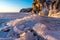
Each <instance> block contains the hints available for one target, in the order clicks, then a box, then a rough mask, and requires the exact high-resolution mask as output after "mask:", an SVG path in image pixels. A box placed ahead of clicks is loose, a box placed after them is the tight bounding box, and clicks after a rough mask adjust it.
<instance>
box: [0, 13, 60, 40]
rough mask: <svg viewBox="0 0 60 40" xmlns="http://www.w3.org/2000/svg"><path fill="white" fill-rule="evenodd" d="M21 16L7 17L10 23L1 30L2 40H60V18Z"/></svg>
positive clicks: (24, 14)
mask: <svg viewBox="0 0 60 40" xmlns="http://www.w3.org/2000/svg"><path fill="white" fill-rule="evenodd" d="M21 14H22V15H21ZM21 14H14V15H10V14H9V16H6V17H9V18H8V19H10V21H8V22H7V23H6V24H5V27H4V28H2V29H0V40H60V19H59V18H51V17H42V16H39V15H34V14H33V15H31V13H21ZM7 15H8V14H7ZM13 16H14V17H15V18H14V17H13ZM6 17H5V18H6ZM11 18H12V19H13V20H11Z"/></svg>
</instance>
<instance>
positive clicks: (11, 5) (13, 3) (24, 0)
mask: <svg viewBox="0 0 60 40" xmlns="http://www.w3.org/2000/svg"><path fill="white" fill-rule="evenodd" d="M32 3H33V0H0V12H19V11H20V9H22V8H30V7H32Z"/></svg>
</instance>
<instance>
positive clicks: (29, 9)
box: [20, 8, 32, 13]
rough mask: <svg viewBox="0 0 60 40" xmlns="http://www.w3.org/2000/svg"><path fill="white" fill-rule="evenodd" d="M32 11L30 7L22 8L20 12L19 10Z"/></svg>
mask: <svg viewBox="0 0 60 40" xmlns="http://www.w3.org/2000/svg"><path fill="white" fill-rule="evenodd" d="M31 11H32V8H23V9H21V10H20V13H21V12H31Z"/></svg>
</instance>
